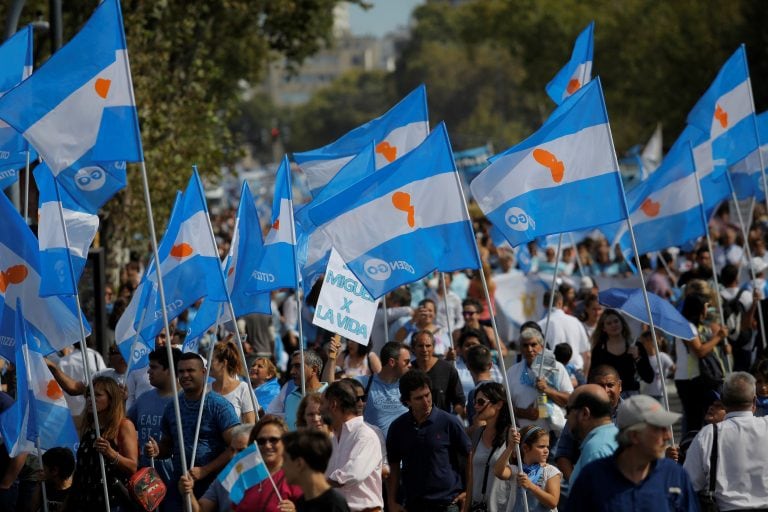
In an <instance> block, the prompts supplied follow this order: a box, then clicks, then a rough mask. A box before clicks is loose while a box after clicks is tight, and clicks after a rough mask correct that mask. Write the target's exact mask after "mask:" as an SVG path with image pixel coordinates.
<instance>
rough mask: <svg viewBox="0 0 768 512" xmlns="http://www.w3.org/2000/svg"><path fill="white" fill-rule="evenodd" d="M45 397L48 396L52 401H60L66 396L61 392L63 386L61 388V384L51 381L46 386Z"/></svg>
mask: <svg viewBox="0 0 768 512" xmlns="http://www.w3.org/2000/svg"><path fill="white" fill-rule="evenodd" d="M45 396H47V397H48V398H50V399H51V400H58V399H59V398H61V397H63V396H64V392H63V391H62V390H61V386H59V383H58V382H56V381H55V380H53V379H51V380H49V381H48V384H47V385H46V386H45Z"/></svg>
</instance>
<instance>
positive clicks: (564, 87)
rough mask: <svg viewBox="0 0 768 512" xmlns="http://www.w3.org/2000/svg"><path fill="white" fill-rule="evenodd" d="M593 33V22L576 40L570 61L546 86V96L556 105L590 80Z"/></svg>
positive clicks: (593, 44)
mask: <svg viewBox="0 0 768 512" xmlns="http://www.w3.org/2000/svg"><path fill="white" fill-rule="evenodd" d="M594 31H595V22H594V21H593V22H592V23H590V24H589V25H587V28H585V29H584V30H582V32H581V34H579V36H578V37H577V38H576V42H575V43H574V45H573V52H572V53H571V60H569V61H568V63H567V64H566V65H565V66H563V68H562V69H561V70H560V71H558V72H557V75H555V78H553V79H552V81H550V82H549V83H548V84H547V87H546V91H547V94H548V95H549V97H550V98H552V101H554V102H555V103H557V104H558V105H559V104H561V103H562V102H563V100H565V99H566V98H568V97H569V96H571V95H572V94H573V93H575V92H576V91H578V90H579V89H580V88H581V87H583V86H584V85H585V84H586V83H587V82H589V81H590V80H592V55H593V53H594V47H595V43H594Z"/></svg>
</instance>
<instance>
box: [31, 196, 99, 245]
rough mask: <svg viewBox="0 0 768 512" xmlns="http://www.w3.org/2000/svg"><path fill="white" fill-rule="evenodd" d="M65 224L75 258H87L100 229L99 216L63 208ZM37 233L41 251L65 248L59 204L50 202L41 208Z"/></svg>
mask: <svg viewBox="0 0 768 512" xmlns="http://www.w3.org/2000/svg"><path fill="white" fill-rule="evenodd" d="M62 211H63V215H64V222H65V224H66V226H67V235H68V237H69V242H70V244H71V246H70V251H71V252H72V254H73V255H74V256H77V257H80V258H86V257H87V256H88V248H89V247H90V246H91V242H92V241H93V237H94V236H95V234H96V231H97V230H98V229H99V216H98V215H92V214H90V213H85V212H78V211H75V210H69V209H67V208H63V209H62ZM39 216H40V218H39V220H38V226H39V228H40V230H39V231H38V233H37V236H38V239H39V241H40V250H41V251H45V250H47V249H60V248H62V249H63V248H65V247H66V243H65V240H64V231H63V230H62V229H61V217H60V214H59V207H58V203H56V202H55V201H50V202H47V203H43V204H42V205H41V206H40V212H39Z"/></svg>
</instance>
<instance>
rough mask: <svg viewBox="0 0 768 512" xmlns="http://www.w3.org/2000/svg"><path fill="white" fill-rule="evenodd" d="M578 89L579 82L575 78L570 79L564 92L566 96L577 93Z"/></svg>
mask: <svg viewBox="0 0 768 512" xmlns="http://www.w3.org/2000/svg"><path fill="white" fill-rule="evenodd" d="M580 87H581V82H579V80H578V79H576V78H571V79H570V80H569V81H568V86H567V87H566V88H565V91H566V92H567V93H568V94H573V93H575V92H576V91H578V90H579V88H580Z"/></svg>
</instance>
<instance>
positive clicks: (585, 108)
mask: <svg viewBox="0 0 768 512" xmlns="http://www.w3.org/2000/svg"><path fill="white" fill-rule="evenodd" d="M584 148H590V151H585V150H584ZM470 188H471V189H472V195H473V197H474V198H475V200H476V201H477V203H478V205H479V206H480V209H481V210H482V211H483V213H485V215H486V216H487V217H488V219H489V220H490V221H491V222H492V223H493V224H494V225H495V226H496V227H497V228H499V230H501V232H502V233H503V234H504V236H505V237H506V238H507V240H509V243H510V244H511V245H512V246H513V247H517V246H518V245H521V244H524V243H526V242H530V241H531V240H535V239H537V238H538V237H542V236H545V235H550V234H553V233H565V232H569V231H577V230H581V229H588V228H592V227H596V226H600V225H602V224H608V223H612V222H616V221H618V220H621V219H623V218H624V217H625V213H624V204H623V194H622V189H621V177H620V176H619V170H618V168H617V165H616V155H615V153H614V150H613V143H612V141H611V135H610V127H609V125H608V116H607V114H606V110H605V104H604V102H603V92H602V88H601V86H600V80H599V79H596V80H593V81H591V82H590V83H588V84H587V85H585V86H584V87H582V88H581V89H580V90H579V91H577V92H576V94H574V95H573V96H571V97H570V98H568V100H566V101H564V102H563V103H562V104H561V105H560V106H558V107H557V108H556V109H555V111H554V112H553V113H552V115H551V116H550V118H549V119H548V120H547V121H546V122H545V123H544V125H543V126H542V127H541V128H539V130H538V131H537V132H536V133H534V134H533V135H531V136H530V137H528V138H527V139H526V140H524V141H523V142H521V143H520V144H518V145H516V146H513V147H511V148H510V149H508V150H507V151H505V152H503V153H501V154H499V155H496V156H495V157H494V158H493V159H492V161H491V164H490V165H489V166H488V167H487V168H486V169H485V170H484V171H483V172H482V173H480V174H479V175H478V176H477V178H475V179H474V180H473V181H472V183H471V184H470ZM595 205H600V207H599V208H596V207H595Z"/></svg>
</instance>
